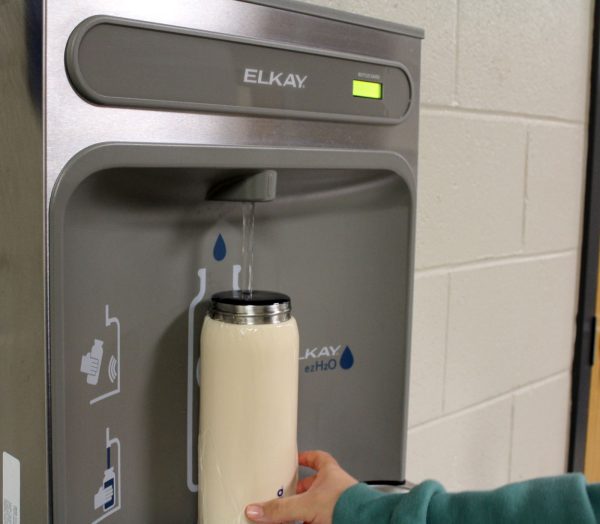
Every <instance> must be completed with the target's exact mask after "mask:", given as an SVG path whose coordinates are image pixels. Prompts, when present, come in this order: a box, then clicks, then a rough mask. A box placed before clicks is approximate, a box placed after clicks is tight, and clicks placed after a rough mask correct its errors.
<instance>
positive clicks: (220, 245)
mask: <svg viewBox="0 0 600 524" xmlns="http://www.w3.org/2000/svg"><path fill="white" fill-rule="evenodd" d="M226 255H227V246H226V245H225V240H224V239H223V235H221V234H220V233H219V236H218V237H217V241H216V242H215V247H214V248H213V257H215V260H216V261H217V262H221V260H223V259H224V258H225V256H226Z"/></svg>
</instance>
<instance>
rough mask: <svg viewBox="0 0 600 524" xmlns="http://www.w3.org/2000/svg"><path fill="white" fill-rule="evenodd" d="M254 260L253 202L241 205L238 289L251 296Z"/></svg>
mask: <svg viewBox="0 0 600 524" xmlns="http://www.w3.org/2000/svg"><path fill="white" fill-rule="evenodd" d="M253 260H254V202H246V203H244V204H242V269H241V273H240V275H241V281H240V289H241V290H242V291H243V292H244V293H248V294H249V295H252V263H253Z"/></svg>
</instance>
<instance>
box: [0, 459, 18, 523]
mask: <svg viewBox="0 0 600 524" xmlns="http://www.w3.org/2000/svg"><path fill="white" fill-rule="evenodd" d="M20 522H21V463H20V462H19V460H18V459H16V458H15V457H13V456H12V455H9V454H8V453H2V524H20Z"/></svg>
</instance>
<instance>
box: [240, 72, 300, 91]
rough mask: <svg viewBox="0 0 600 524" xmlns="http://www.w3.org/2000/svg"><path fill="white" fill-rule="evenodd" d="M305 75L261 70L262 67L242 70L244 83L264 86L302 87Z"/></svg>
mask: <svg viewBox="0 0 600 524" xmlns="http://www.w3.org/2000/svg"><path fill="white" fill-rule="evenodd" d="M307 78H308V75H306V76H300V75H297V74H295V73H284V72H283V71H281V72H278V71H263V70H262V69H249V68H246V69H245V70H244V83H246V84H261V85H264V86H278V87H293V88H295V89H302V88H303V87H305V86H306V79H307Z"/></svg>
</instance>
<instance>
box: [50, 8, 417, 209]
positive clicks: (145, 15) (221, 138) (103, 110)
mask: <svg viewBox="0 0 600 524" xmlns="http://www.w3.org/2000/svg"><path fill="white" fill-rule="evenodd" d="M98 14H106V15H114V16H119V17H124V18H133V19H138V20H145V21H149V22H157V23H164V24H172V25H175V26H181V27H188V28H192V29H201V30H205V31H214V32H218V33H227V34H232V35H238V36H242V37H249V38H259V37H260V38H263V39H267V40H274V41H281V42H288V43H295V44H300V45H303V46H309V47H321V48H323V49H330V50H333V51H342V52H350V53H356V54H360V55H364V56H366V57H368V56H377V57H379V58H382V59H388V60H394V59H397V58H398V56H402V57H404V58H405V59H404V60H403V63H404V65H405V66H406V67H407V69H408V70H409V71H410V73H411V75H412V77H413V79H414V80H415V82H417V83H418V77H419V60H420V56H419V45H420V41H419V40H418V39H416V38H412V37H406V36H402V35H397V34H392V33H386V32H382V31H376V30H373V29H369V28H366V27H360V26H348V25H347V24H343V23H340V22H336V21H334V20H328V19H323V18H316V17H311V16H308V15H305V14H300V13H294V12H288V11H284V10H281V9H272V8H269V7H267V6H262V5H257V4H250V3H245V2H238V1H236V0H202V1H197V0H177V1H175V2H172V3H170V4H169V6H168V8H167V7H166V6H165V4H164V3H163V2H159V1H157V0H152V1H141V0H130V1H128V2H122V1H120V0H106V1H105V2H103V3H102V4H101V5H99V4H98V3H97V2H96V1H94V0H80V1H78V2H65V1H59V0H48V2H47V22H46V27H47V55H46V60H47V66H46V74H47V88H46V97H47V98H46V108H47V110H46V111H47V113H46V116H47V130H48V133H47V185H48V194H47V199H48V200H49V199H50V195H51V190H52V188H53V187H54V184H55V182H56V179H57V177H58V175H59V173H60V171H61V170H62V168H63V167H64V165H65V164H66V163H67V162H68V160H69V159H70V158H72V157H73V156H74V155H75V153H77V152H78V151H80V150H82V149H84V148H85V147H88V146H90V145H92V144H94V143H101V142H107V141H122V142H148V143H161V142H162V143H185V144H207V145H210V144H215V145H217V144H225V145H261V146H277V145H282V144H285V145H288V146H299V147H330V148H360V149H369V148H375V149H386V150H392V151H398V152H399V153H401V154H402V155H403V156H404V157H405V158H406V159H407V160H408V162H409V163H410V164H411V166H412V167H413V169H414V168H415V167H416V162H417V157H416V149H417V137H416V133H415V130H414V126H415V125H416V122H417V118H418V115H417V108H418V103H419V100H418V94H416V99H415V100H414V104H413V109H412V110H411V112H410V114H409V116H408V117H407V119H406V120H405V121H404V124H403V125H399V126H393V127H392V128H389V129H385V128H383V126H366V127H365V126H364V125H359V124H340V123H336V122H314V121H308V120H284V119H278V118H247V117H241V116H236V115H233V116H228V115H215V114H197V113H190V112H167V111H156V110H140V109H122V108H109V107H100V106H94V105H91V104H89V103H87V102H85V101H84V100H82V99H81V98H80V97H79V96H78V95H77V94H76V93H75V92H74V90H73V89H72V88H71V86H70V84H69V80H68V78H67V75H66V72H65V67H64V52H65V46H66V44H67V40H68V37H69V35H70V34H71V32H72V31H73V29H74V28H75V27H76V26H77V24H79V23H80V22H81V21H82V20H84V19H86V18H88V17H90V16H93V15H98ZM350 28H351V30H349V29H350Z"/></svg>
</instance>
